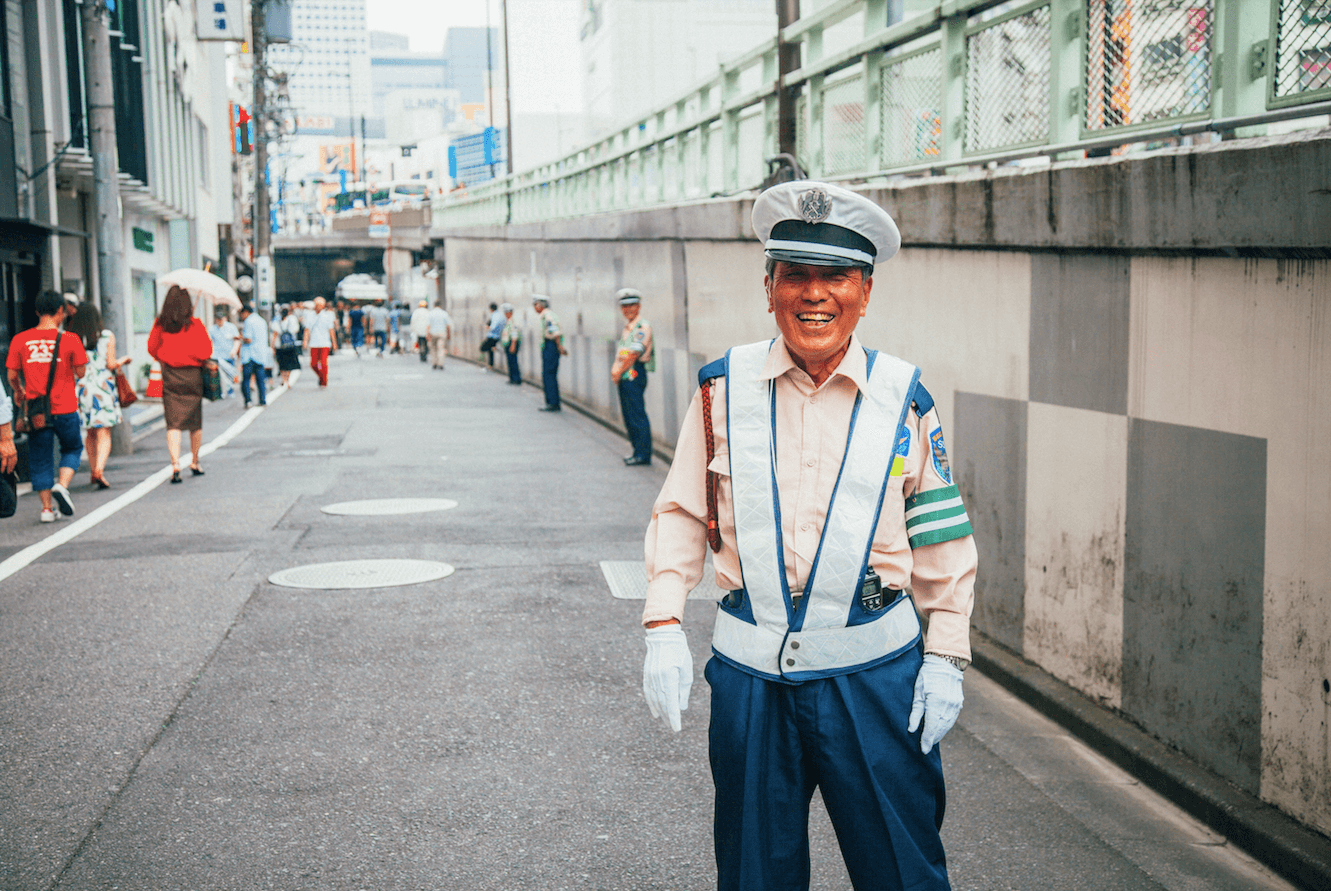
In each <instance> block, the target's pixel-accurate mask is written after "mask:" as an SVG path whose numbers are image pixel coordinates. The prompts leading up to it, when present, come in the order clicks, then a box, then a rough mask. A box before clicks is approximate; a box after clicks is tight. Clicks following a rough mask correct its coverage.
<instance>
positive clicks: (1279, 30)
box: [433, 0, 1331, 228]
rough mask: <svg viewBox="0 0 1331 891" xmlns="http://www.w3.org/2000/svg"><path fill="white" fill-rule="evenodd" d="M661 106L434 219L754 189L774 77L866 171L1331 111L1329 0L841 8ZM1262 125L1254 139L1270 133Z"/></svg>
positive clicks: (1020, 154) (835, 2)
mask: <svg viewBox="0 0 1331 891" xmlns="http://www.w3.org/2000/svg"><path fill="white" fill-rule="evenodd" d="M813 5H814V6H815V7H816V8H813V9H812V10H811V11H809V12H806V13H805V14H804V16H803V17H802V18H800V19H799V20H798V21H796V22H795V23H794V24H792V25H791V26H789V27H787V28H786V29H785V30H784V32H783V33H782V34H781V38H782V39H784V40H785V41H787V42H794V43H798V44H799V45H800V53H801V54H800V58H801V67H800V68H799V69H798V70H797V71H794V72H791V73H790V74H787V75H786V76H785V77H784V78H783V79H780V80H779V78H778V69H777V47H778V41H777V39H776V37H775V36H774V37H773V39H772V40H770V41H767V42H764V43H762V44H760V45H759V46H756V47H754V48H753V49H752V50H750V51H749V52H747V53H745V54H744V55H742V56H740V57H739V58H737V59H735V60H733V61H731V62H729V63H727V64H725V65H724V66H722V67H721V68H720V70H719V71H718V73H717V75H716V76H715V77H713V78H711V79H710V80H708V81H706V82H705V83H703V84H701V85H699V86H697V87H695V88H694V89H692V90H690V91H689V92H687V93H685V94H684V95H682V96H681V97H680V98H679V99H678V100H676V101H674V102H671V103H669V104H668V105H666V106H664V107H662V108H659V109H657V110H656V111H655V112H653V113H651V114H649V115H646V116H644V117H641V118H639V119H637V120H634V121H631V122H629V124H628V125H627V126H625V127H623V128H621V129H619V130H616V131H615V132H613V133H612V134H610V135H608V136H606V137H604V138H602V139H600V140H598V141H596V142H594V143H591V144H590V145H587V146H585V147H583V148H581V149H579V150H577V151H575V152H573V153H572V154H569V155H567V156H565V157H563V158H560V159H559V160H557V161H553V162H551V163H548V164H543V165H541V166H539V167H536V168H533V169H531V170H527V171H525V172H522V173H517V174H514V175H512V176H509V177H506V178H503V179H499V180H495V181H493V182H491V183H486V184H484V185H482V186H480V187H478V188H474V189H472V191H471V193H470V194H469V195H467V196H466V197H462V198H458V197H452V196H444V197H441V198H439V199H436V201H435V204H434V208H433V212H434V225H435V226H436V227H439V228H452V227H459V226H478V225H498V224H503V223H506V222H513V223H521V222H536V221H541V220H551V219H561V218H566V217H575V216H582V215H587V214H594V213H602V212H606V211H616V210H627V209H634V208H644V207H650V206H652V205H658V204H668V203H679V202H683V201H688V200H692V199H700V198H706V197H709V196H716V195H726V194H734V193H738V192H743V191H746V190H749V189H754V188H757V187H759V186H760V184H761V183H762V181H763V180H764V178H765V176H766V174H767V167H766V159H767V158H769V157H771V156H773V155H775V154H776V153H777V97H778V89H779V87H780V86H781V85H784V86H786V87H791V88H795V89H797V91H798V101H797V137H796V145H797V150H796V156H797V158H798V160H799V163H800V165H801V167H803V168H804V171H805V172H806V174H807V175H809V176H811V177H817V178H821V179H829V180H843V181H856V182H875V181H881V180H883V179H885V178H887V177H890V176H896V175H901V174H920V173H931V172H939V171H943V170H949V169H955V168H963V167H966V166H976V165H985V164H992V163H1004V162H1011V161H1016V160H1020V159H1023V158H1031V157H1038V156H1046V157H1050V158H1057V157H1060V156H1062V157H1067V156H1075V157H1081V156H1084V154H1085V153H1087V152H1088V151H1098V152H1104V151H1118V150H1122V149H1121V147H1124V146H1130V145H1143V144H1148V143H1150V142H1153V141H1159V140H1163V139H1168V138H1177V137H1183V136H1190V135H1194V134H1199V133H1205V132H1214V133H1220V134H1222V135H1232V134H1234V133H1238V134H1240V135H1244V134H1245V133H1247V132H1253V131H1252V129H1251V128H1255V127H1261V126H1265V125H1269V124H1272V123H1275V122H1279V121H1285V120H1292V119H1297V118H1305V119H1309V118H1317V117H1324V116H1326V115H1327V114H1328V113H1331V0H1023V2H1019V0H1008V2H995V0H969V2H968V0H950V2H943V3H940V4H938V5H937V6H936V7H934V8H932V9H930V10H929V11H927V12H925V13H922V14H918V15H915V16H913V17H912V18H910V19H908V20H905V21H902V22H898V23H895V24H892V25H890V26H889V25H887V24H886V21H887V3H886V0H830V2H824V3H822V4H817V3H816V2H815V4H813ZM1259 132H1260V131H1259Z"/></svg>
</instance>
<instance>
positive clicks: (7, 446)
mask: <svg viewBox="0 0 1331 891" xmlns="http://www.w3.org/2000/svg"><path fill="white" fill-rule="evenodd" d="M17 464H18V449H16V448H14V429H13V427H12V426H10V425H9V424H0V473H10V472H11V471H13V469H14V467H15V466H17Z"/></svg>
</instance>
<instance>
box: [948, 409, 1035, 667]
mask: <svg viewBox="0 0 1331 891" xmlns="http://www.w3.org/2000/svg"><path fill="white" fill-rule="evenodd" d="M955 415H956V420H955V422H954V427H955V429H954V430H953V431H951V432H948V431H945V432H947V434H948V438H949V439H952V440H955V444H954V447H953V451H954V452H955V456H956V460H957V473H958V479H957V485H958V486H959V487H960V488H961V495H962V498H963V499H964V500H965V502H966V512H967V513H968V514H969V515H970V518H971V526H972V527H974V529H975V544H976V547H977V548H978V549H979V552H980V569H979V573H978V574H977V577H976V581H975V613H974V619H973V622H974V624H975V627H976V628H979V629H980V630H981V631H983V632H984V633H985V634H987V635H989V636H990V637H992V638H994V639H995V640H997V641H999V642H1000V643H1002V644H1004V645H1005V646H1008V647H1011V648H1012V649H1013V650H1015V651H1017V652H1021V646H1022V627H1023V625H1024V623H1025V618H1026V616H1025V612H1026V611H1025V602H1026V403H1025V402H1023V401H1021V400H1016V399H999V398H997V397H994V396H981V395H979V394H976V393H962V392H958V393H957V397H956V408H955Z"/></svg>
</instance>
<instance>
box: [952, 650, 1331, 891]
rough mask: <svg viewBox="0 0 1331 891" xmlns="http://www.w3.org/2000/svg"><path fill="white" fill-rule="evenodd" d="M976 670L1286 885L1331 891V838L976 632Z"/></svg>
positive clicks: (974, 652) (974, 651)
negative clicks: (1198, 822) (1190, 816)
mask: <svg viewBox="0 0 1331 891" xmlns="http://www.w3.org/2000/svg"><path fill="white" fill-rule="evenodd" d="M971 636H972V655H973V657H974V665H975V667H976V668H978V669H979V670H980V671H981V672H983V673H984V674H985V675H986V676H988V677H990V678H992V679H993V680H995V681H997V682H998V683H999V684H1001V685H1002V686H1004V687H1006V688H1007V689H1008V690H1010V691H1011V692H1012V693H1014V694H1016V695H1017V696H1018V697H1020V698H1021V699H1022V700H1024V701H1025V702H1027V703H1028V704H1030V705H1032V706H1034V707H1035V708H1036V709H1038V710H1039V711H1041V712H1043V713H1044V714H1045V715H1046V716H1047V717H1049V718H1051V719H1053V720H1054V721H1057V722H1058V723H1059V724H1062V725H1063V726H1064V727H1066V728H1067V729H1068V730H1069V731H1070V732H1072V733H1074V734H1076V736H1077V737H1078V738H1079V739H1081V741H1082V742H1085V743H1086V744H1088V745H1090V746H1091V747H1092V748H1094V749H1096V750H1097V751H1098V752H1099V753H1100V754H1101V755H1104V756H1105V757H1106V758H1108V759H1109V760H1110V761H1113V762H1114V763H1115V764H1117V765H1118V766H1119V767H1121V768H1123V769H1124V770H1126V771H1127V772H1128V773H1130V774H1132V775H1133V776H1135V777H1137V778H1138V779H1139V780H1141V781H1142V782H1143V783H1146V784H1147V785H1148V786H1150V787H1151V788H1152V789H1154V790H1155V791H1157V792H1159V793H1160V794H1161V795H1163V796H1165V797H1166V798H1168V799H1169V800H1170V801H1171V802H1173V803H1174V804H1175V805H1177V806H1179V807H1181V808H1183V810H1185V811H1187V812H1188V813H1189V814H1191V815H1192V816H1193V817H1195V818H1196V819H1198V820H1200V821H1201V822H1203V823H1205V824H1206V825H1207V826H1209V827H1211V828H1212V829H1213V830H1215V831H1216V832H1218V833H1220V834H1221V835H1223V836H1224V837H1225V838H1227V839H1228V840H1229V841H1230V842H1232V843H1233V844H1235V845H1237V846H1238V847H1240V848H1242V849H1243V850H1244V851H1246V852H1248V853H1249V854H1251V855H1252V856H1253V857H1254V858H1256V859H1257V860H1259V861H1261V862H1262V863H1263V864H1264V865H1266V866H1267V867H1268V868H1270V869H1271V870H1272V871H1274V872H1275V873H1277V874H1279V875H1280V876H1281V877H1283V878H1284V879H1286V880H1288V881H1290V882H1293V883H1294V884H1295V885H1298V886H1299V887H1302V888H1307V889H1309V891H1313V889H1326V888H1331V838H1327V837H1326V836H1324V835H1321V834H1320V833H1318V832H1316V831H1314V830H1311V829H1308V828H1307V827H1306V826H1304V825H1303V824H1301V823H1299V822H1298V821H1296V820H1294V819H1293V818H1292V817H1289V816H1287V815H1286V814H1284V813H1282V812H1281V811H1279V810H1277V809H1276V808H1275V807H1273V806H1272V805H1269V804H1267V803H1265V802H1264V801H1262V800H1261V799H1259V798H1257V797H1256V796H1255V795H1252V794H1250V793H1248V792H1244V791H1243V790H1242V789H1239V788H1238V787H1236V786H1234V785H1232V784H1231V783H1229V782H1228V781H1227V780H1224V779H1222V778H1221V777H1219V776H1217V775H1215V774H1213V773H1211V772H1210V771H1208V770H1206V769H1205V768H1203V767H1201V766H1199V765H1198V764H1196V763H1194V762H1193V761H1191V760H1190V759H1188V758H1187V757H1185V756H1184V755H1182V754H1180V753H1179V752H1178V751H1176V750H1174V749H1172V748H1170V747H1169V746H1167V745H1165V744H1164V743H1162V742H1160V741H1159V740H1157V739H1155V738H1154V737H1152V736H1150V735H1149V734H1147V733H1145V732H1144V731H1142V730H1141V729H1140V728H1138V727H1137V726H1136V725H1134V724H1132V723H1131V722H1129V721H1128V720H1127V719H1125V718H1122V717H1120V716H1118V715H1117V714H1114V713H1113V712H1112V711H1110V710H1109V709H1107V708H1105V707H1104V706H1101V705H1098V704H1096V703H1094V702H1092V701H1091V700H1090V699H1088V698H1087V697H1086V696H1084V695H1083V694H1081V693H1079V692H1078V691H1077V690H1075V689H1073V688H1072V687H1070V686H1068V685H1067V684H1065V683H1063V682H1062V681H1059V680H1057V679H1055V678H1053V677H1052V676H1050V675H1049V674H1047V673H1046V672H1045V671H1044V670H1043V669H1040V668H1038V667H1036V666H1035V665H1034V664H1033V663H1031V662H1027V661H1026V660H1025V659H1022V658H1021V657H1019V656H1017V655H1015V654H1013V653H1011V652H1010V651H1008V650H1007V649H1005V648H1004V647H1003V646H1002V645H1000V644H998V643H996V642H995V641H993V640H991V639H990V638H988V637H986V636H985V635H983V634H981V633H980V632H978V631H976V630H974V629H971Z"/></svg>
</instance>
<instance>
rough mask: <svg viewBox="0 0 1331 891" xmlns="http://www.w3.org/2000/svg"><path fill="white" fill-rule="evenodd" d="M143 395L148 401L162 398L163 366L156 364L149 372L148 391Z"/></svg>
mask: <svg viewBox="0 0 1331 891" xmlns="http://www.w3.org/2000/svg"><path fill="white" fill-rule="evenodd" d="M143 395H144V396H145V397H147V398H148V399H161V398H162V366H161V365H159V364H157V363H156V362H154V363H153V367H152V370H151V371H149V372H148V390H147V392H145V393H144V394H143Z"/></svg>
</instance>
